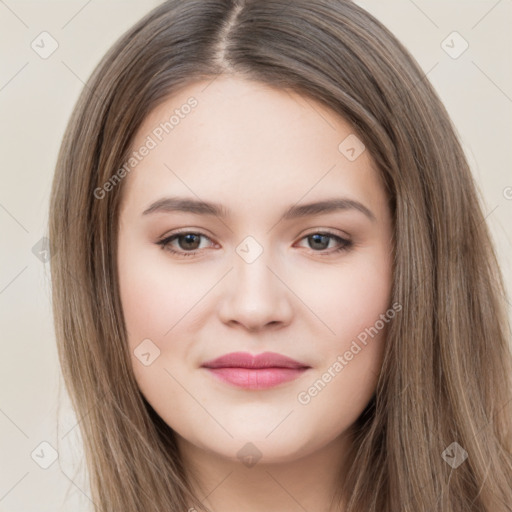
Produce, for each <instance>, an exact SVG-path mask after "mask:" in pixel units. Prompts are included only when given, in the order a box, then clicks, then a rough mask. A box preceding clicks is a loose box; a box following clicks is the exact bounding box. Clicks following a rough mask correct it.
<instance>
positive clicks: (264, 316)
mask: <svg viewBox="0 0 512 512" xmlns="http://www.w3.org/2000/svg"><path fill="white" fill-rule="evenodd" d="M266 254H267V252H266V251H263V253H262V254H261V255H260V256H259V257H258V258H257V259H256V260H255V261H253V262H252V263H248V262H246V261H245V260H244V259H243V258H241V257H239V256H238V255H237V254H235V255H234V259H233V265H234V269H233V271H232V272H230V273H229V275H228V276H227V279H226V282H225V283H224V286H225V289H224V290H223V295H222V297H221V298H220V303H219V316H220V318H221V320H222V321H223V322H224V323H225V324H229V325H232V326H242V327H244V328H245V329H247V330H249V331H258V330H261V329H265V328H266V329H278V328H280V327H283V326H285V325H288V324H289V323H290V321H291V319H292V316H293V309H292V303H291V294H292V292H291V291H290V289H289V288H288V287H287V286H286V284H285V283H286V276H284V277H282V276H281V275H280V274H281V273H282V272H280V271H279V268H280V267H279V266H277V265H276V262H275V261H274V262H272V261H269V260H270V258H267V257H266ZM274 267H275V268H274Z"/></svg>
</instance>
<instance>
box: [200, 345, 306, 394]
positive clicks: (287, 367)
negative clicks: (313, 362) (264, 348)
mask: <svg viewBox="0 0 512 512" xmlns="http://www.w3.org/2000/svg"><path fill="white" fill-rule="evenodd" d="M202 367H203V368H206V369H207V370H208V371H209V372H210V373H211V374H212V375H213V376H215V377H216V378H218V379H220V380H221V381H223V382H226V383H228V384H231V385H234V386H237V387H240V388H243V389H267V388H271V387H274V386H277V385H279V384H283V383H285V382H289V381H292V380H294V379H297V378H298V377H300V376H301V375H302V374H303V373H304V372H305V371H306V370H308V369H309V368H311V367H310V366H308V365H306V364H304V363H301V362H299V361H295V360H294V359H291V358H289V357H286V356H283V355H281V354H276V353H274V352H264V353H263V354H259V355H256V356H253V355H251V354H249V353H247V352H232V353H230V354H226V355H224V356H221V357H219V358H217V359H213V360H211V361H207V362H206V363H204V364H203V365H202Z"/></svg>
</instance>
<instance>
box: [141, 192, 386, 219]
mask: <svg viewBox="0 0 512 512" xmlns="http://www.w3.org/2000/svg"><path fill="white" fill-rule="evenodd" d="M339 210H357V211H359V212H361V213H363V214H364V215H366V216H367V217H368V218H369V219H370V220H371V221H372V222H375V221H376V220H377V219H376V217H375V215H374V213H373V212H372V211H371V210H370V209H369V208H367V207H366V206H365V205H364V204H362V203H360V202H359V201H355V200H353V199H348V198H332V199H325V200H323V201H317V202H314V203H307V204H301V205H292V206H290V207H289V208H288V209H287V210H286V211H285V212H284V214H283V215H282V216H281V219H280V221H281V220H292V219H297V218H300V217H307V216H313V215H320V214H325V213H331V212H334V211H339ZM157 212H163V213H170V212H186V213H194V214H196V215H215V216H216V217H221V218H227V217H230V215H231V212H230V210H229V209H227V208H226V207H225V206H224V205H222V204H218V203H212V202H207V201H198V200H196V199H191V198H186V197H163V198H162V199H158V200H157V201H155V202H154V203H152V204H151V205H150V206H149V207H148V208H147V209H146V210H144V212H143V213H142V215H149V214H151V213H157Z"/></svg>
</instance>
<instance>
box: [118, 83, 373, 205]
mask: <svg viewBox="0 0 512 512" xmlns="http://www.w3.org/2000/svg"><path fill="white" fill-rule="evenodd" d="M192 105H193V106H192ZM348 137H349V139H348V140H353V139H351V138H350V137H352V138H353V137H355V134H354V130H353V129H352V127H351V125H350V124H349V123H348V122H346V121H345V120H344V119H343V118H341V117H340V116H338V115H337V114H335V113H334V112H332V111H331V110H329V109H328V108H327V107H325V106H323V105H322V104H320V103H318V102H316V101H314V100H312V99H311V98H308V97H305V96H302V95H299V94H297V93H295V92H291V91H287V90H284V89H276V88H272V87H270V86H267V85H265V84H262V83H260V82H253V81H249V80H245V79H241V78H234V77H224V76H221V77H217V78H216V79H214V80H213V81H204V82H196V83H194V84H192V85H189V86H187V87H186V88H184V89H182V90H180V91H178V92H177V93H175V94H173V95H172V96H171V97H169V98H168V99H167V100H166V101H165V102H163V103H162V104H160V105H159V106H158V107H157V108H156V109H155V110H153V112H151V114H150V115H149V116H148V117H147V118H146V119H145V120H144V122H143V124H142V125H141V127H140V128H139V130H138V132H137V134H136V136H135V138H134V141H133V143H132V150H133V151H137V150H138V149H139V148H141V147H143V146H144V145H145V144H146V145H147V143H148V140H150V139H151V141H152V143H151V146H152V148H151V150H150V151H149V152H146V153H147V154H146V156H144V157H143V158H142V159H141V161H139V162H138V163H137V165H136V166H135V168H134V170H133V171H132V172H131V173H130V174H129V176H128V178H127V180H126V181H127V182H126V183H124V186H125V187H126V188H127V190H126V191H125V198H126V200H127V202H133V201H136V202H137V203H139V206H140V207H142V204H143V203H147V202H148V201H150V200H155V199H157V198H158V197H156V196H157V195H164V192H169V193H171V192H172V193H173V194H175V193H187V195H189V196H190V195H191V194H194V195H196V196H198V197H201V198H204V199H207V198H208V199H212V197H214V198H215V200H216V201H217V202H226V203H229V204H231V205H233V204H235V203H236V202H238V203H239V204H240V205H247V204H253V205H254V206H255V207H258V206H261V205H262V204H263V203H262V204H259V203H260V201H261V200H265V201H267V203H268V204H269V205H270V202H271V201H274V202H276V201H277V202H286V204H288V203H290V202H291V203H293V202H297V201H299V200H300V198H301V197H302V196H304V195H306V194H307V195H308V197H307V199H308V200H309V199H311V200H313V199H316V198H317V196H318V195H319V194H320V195H322V194H323V195H324V196H325V192H329V193H330V194H331V195H332V193H333V192H334V191H335V190H336V189H338V190H339V192H340V194H341V193H342V192H344V191H349V192H350V193H352V194H353V195H359V197H360V198H363V197H365V198H366V199H367V202H369V203H375V202H378V200H379V198H378V197H377V196H378V195H379V194H382V190H381V186H380V183H379V181H380V180H379V176H378V172H377V171H376V170H375V168H374V165H373V162H372V159H371V157H370V155H369V154H368V152H367V151H363V152H362V153H361V155H360V156H359V157H358V158H357V159H355V160H353V161H351V160H350V159H348V158H347V156H346V155H345V154H344V153H343V151H342V149H343V147H344V146H343V141H345V140H347V138H348ZM355 140H356V141H357V139H355ZM340 144H341V149H340ZM356 149H360V148H356ZM164 189H165V190H164ZM234 196H236V197H234Z"/></svg>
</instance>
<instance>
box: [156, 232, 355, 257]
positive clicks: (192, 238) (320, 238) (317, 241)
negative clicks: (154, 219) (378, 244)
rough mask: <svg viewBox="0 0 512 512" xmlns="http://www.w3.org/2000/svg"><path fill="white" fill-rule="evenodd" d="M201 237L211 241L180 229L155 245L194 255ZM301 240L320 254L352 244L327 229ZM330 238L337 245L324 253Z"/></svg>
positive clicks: (170, 250) (349, 246) (341, 249)
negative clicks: (305, 241) (175, 243)
mask: <svg viewBox="0 0 512 512" xmlns="http://www.w3.org/2000/svg"><path fill="white" fill-rule="evenodd" d="M201 238H204V239H206V240H209V241H210V242H211V239H210V238H209V237H208V236H206V235H205V234H203V233H200V232H195V231H182V232H178V233H174V234H172V235H170V236H168V237H166V238H164V239H162V240H160V241H159V242H157V245H160V246H161V248H162V249H164V250H166V251H169V252H171V253H172V254H175V255H176V256H178V257H181V256H183V257H188V256H196V255H197V253H198V251H199V250H200V249H202V248H203V249H204V247H200V246H201ZM301 240H307V241H308V243H309V244H310V247H311V248H312V249H313V252H316V253H319V254H321V255H322V256H324V255H330V254H333V253H338V252H341V251H347V250H349V249H350V248H351V247H352V244H353V243H352V242H351V241H350V240H347V239H345V238H342V237H341V236H339V235H335V234H334V233H330V232H328V231H319V232H314V233H310V234H309V235H306V236H305V237H302V238H301ZM331 240H334V241H336V242H337V244H338V247H336V248H335V249H334V250H332V251H329V252H328V253H327V254H324V251H325V250H326V249H328V248H329V242H330V241H331ZM173 242H177V245H178V247H177V248H176V246H175V245H174V246H173V245H172V244H173ZM212 243H213V242H212ZM317 249H318V250H317Z"/></svg>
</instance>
